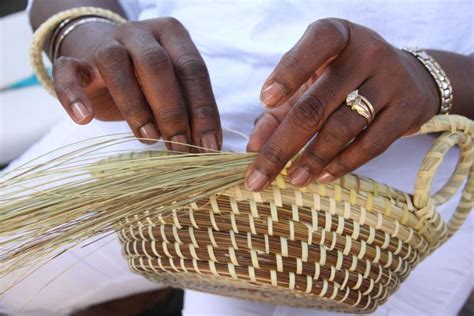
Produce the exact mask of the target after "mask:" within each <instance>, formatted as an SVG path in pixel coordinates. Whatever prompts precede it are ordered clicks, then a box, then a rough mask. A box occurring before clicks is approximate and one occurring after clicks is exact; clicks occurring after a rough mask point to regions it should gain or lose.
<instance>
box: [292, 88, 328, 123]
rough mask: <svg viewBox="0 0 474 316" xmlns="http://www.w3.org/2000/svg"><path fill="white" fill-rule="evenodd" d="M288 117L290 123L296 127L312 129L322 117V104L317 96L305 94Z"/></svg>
mask: <svg viewBox="0 0 474 316" xmlns="http://www.w3.org/2000/svg"><path fill="white" fill-rule="evenodd" d="M290 114H292V115H289V116H288V119H289V121H290V123H291V124H292V125H294V126H297V127H298V128H303V129H306V130H310V131H314V130H315V129H317V127H318V126H319V122H320V121H321V119H322V118H323V117H324V105H323V103H322V102H321V101H320V100H319V98H318V97H316V96H314V95H311V94H305V95H303V96H302V97H301V98H300V99H299V100H298V103H297V105H296V106H295V107H294V109H293V110H292V111H291V112H290Z"/></svg>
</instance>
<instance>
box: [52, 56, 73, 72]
mask: <svg viewBox="0 0 474 316" xmlns="http://www.w3.org/2000/svg"><path fill="white" fill-rule="evenodd" d="M70 66H72V60H71V58H70V57H65V56H60V57H58V58H57V59H56V60H55V61H54V63H53V70H54V71H57V72H61V71H62V70H63V69H64V68H67V67H70Z"/></svg>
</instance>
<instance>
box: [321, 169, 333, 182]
mask: <svg viewBox="0 0 474 316" xmlns="http://www.w3.org/2000/svg"><path fill="white" fill-rule="evenodd" d="M335 179H336V178H334V176H333V175H332V174H330V173H329V172H327V171H323V172H321V174H320V175H319V176H318V182H321V183H330V182H333V181H334V180H335Z"/></svg>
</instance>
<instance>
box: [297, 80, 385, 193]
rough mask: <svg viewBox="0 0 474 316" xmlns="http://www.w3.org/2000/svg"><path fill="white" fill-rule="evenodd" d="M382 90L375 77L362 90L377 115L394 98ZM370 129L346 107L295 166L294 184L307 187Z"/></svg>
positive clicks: (323, 130)
mask: <svg viewBox="0 0 474 316" xmlns="http://www.w3.org/2000/svg"><path fill="white" fill-rule="evenodd" d="M381 86H382V85H381V82H380V80H379V79H378V78H377V77H375V78H371V79H370V80H369V81H367V82H365V83H364V84H362V86H360V88H359V89H358V90H359V94H360V95H362V96H364V97H366V98H367V99H368V100H369V101H370V103H371V104H372V105H373V107H374V112H375V113H374V114H375V115H377V113H379V112H380V110H381V109H382V108H383V106H384V105H386V104H387V103H388V102H389V99H390V96H391V95H392V94H391V91H390V90H391V89H390V87H387V88H386V89H379V88H380V87H381ZM366 126H367V120H366V119H365V118H364V117H363V116H361V115H360V114H358V113H357V112H356V111H353V110H352V109H351V108H350V107H348V106H347V105H346V104H345V103H344V104H343V105H342V106H341V107H339V108H338V109H337V110H336V111H335V112H334V113H333V114H332V115H331V116H330V117H329V118H328V120H327V121H326V122H325V123H324V125H323V127H322V128H321V130H320V131H319V133H318V135H317V136H316V137H315V139H314V140H313V141H311V142H310V143H309V144H308V146H307V147H306V149H305V150H304V152H303V153H302V154H301V155H300V157H299V158H298V159H297V160H296V161H295V163H294V164H292V166H291V168H290V170H289V178H290V181H291V183H292V184H293V185H296V186H304V185H307V184H308V183H309V182H310V181H311V180H312V179H313V178H314V177H315V176H317V175H318V174H319V173H320V172H321V171H322V170H323V169H324V167H326V165H327V164H328V163H329V162H330V161H331V160H332V159H333V158H334V157H335V156H336V155H337V154H338V153H340V152H341V151H342V150H343V149H344V148H345V147H346V146H347V144H348V143H349V142H350V141H352V140H353V139H354V138H355V137H357V135H359V134H360V133H361V132H362V131H363V130H364V128H365V127H366Z"/></svg>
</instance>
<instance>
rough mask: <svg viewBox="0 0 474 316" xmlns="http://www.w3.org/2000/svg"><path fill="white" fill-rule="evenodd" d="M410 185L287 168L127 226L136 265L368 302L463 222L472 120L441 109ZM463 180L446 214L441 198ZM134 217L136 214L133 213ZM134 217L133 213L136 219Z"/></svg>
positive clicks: (161, 273)
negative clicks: (323, 176)
mask: <svg viewBox="0 0 474 316" xmlns="http://www.w3.org/2000/svg"><path fill="white" fill-rule="evenodd" d="M429 132H443V133H442V134H441V135H440V136H439V137H438V138H437V139H436V140H435V141H434V143H433V145H432V147H431V149H430V150H429V151H428V153H427V154H426V156H425V158H424V160H423V162H422V164H421V167H420V169H419V171H418V176H417V180H416V184H415V190H414V193H413V195H411V194H408V193H405V192H401V191H399V190H396V189H394V188H392V187H389V186H387V185H384V184H380V183H377V182H376V181H374V180H371V179H368V178H363V177H359V176H357V175H354V174H352V175H347V176H345V177H343V178H341V179H339V180H337V181H335V182H333V183H331V184H327V185H324V184H319V183H316V182H313V183H311V184H310V185H309V186H307V187H305V188H302V189H298V188H295V187H293V186H291V185H290V184H289V182H287V181H286V178H285V171H283V172H282V174H281V175H280V176H279V177H278V178H277V179H276V181H275V182H274V183H273V184H272V185H271V187H270V188H268V189H266V190H265V191H264V192H261V193H253V192H250V191H248V190H246V189H245V187H244V186H243V185H238V186H235V187H233V188H230V189H226V190H224V191H223V192H220V193H219V194H214V195H211V196H209V197H207V198H199V199H197V200H196V201H194V202H192V203H190V204H189V205H187V206H181V207H177V208H176V209H175V210H174V211H173V212H171V213H169V214H166V215H165V214H161V213H160V212H156V214H154V213H153V211H149V212H148V213H147V214H146V216H142V217H141V218H142V219H141V220H140V221H139V222H138V224H137V220H136V218H137V217H134V218H126V219H125V220H124V221H123V222H122V224H123V225H122V227H125V228H122V229H120V231H119V236H120V240H121V242H122V245H123V254H124V256H125V257H126V258H127V260H128V262H129V266H130V268H131V269H132V270H133V271H135V272H137V273H139V274H141V275H143V276H145V277H146V278H148V279H150V280H153V281H157V282H160V283H164V284H168V285H171V286H174V287H180V288H188V289H194V290H200V291H205V292H210V293H216V294H219V295H226V296H232V297H238V298H244V299H249V300H256V301H261V302H267V303H273V304H285V305H290V306H298V307H312V308H320V309H326V310H334V311H347V312H358V313H367V312H371V311H373V310H375V309H376V308H377V307H378V306H379V305H381V304H383V303H384V302H385V301H386V300H387V298H388V297H389V296H390V295H391V294H393V293H394V292H395V291H396V290H397V288H398V287H399V285H400V283H401V282H403V280H405V279H406V278H407V277H408V275H409V274H410V271H411V270H412V269H413V268H414V267H415V266H416V265H417V264H418V263H419V262H420V261H422V260H423V259H424V258H425V257H426V256H427V255H429V254H430V253H431V252H432V251H434V250H435V249H437V248H438V247H439V246H440V245H442V244H443V243H444V242H445V241H446V240H447V239H448V238H449V237H450V236H451V235H452V234H453V233H455V232H456V230H457V229H458V228H459V227H460V226H461V225H462V223H463V221H464V220H465V218H466V217H467V216H468V214H469V212H470V211H471V209H472V206H473V203H474V202H473V195H474V168H473V159H474V149H473V137H474V123H473V122H472V121H470V120H468V119H466V118H464V117H460V116H453V115H452V116H448V115H444V116H437V117H435V118H434V119H433V120H431V121H430V122H428V123H427V124H425V125H424V126H423V127H422V128H421V130H420V132H419V133H429ZM455 145H458V146H459V148H460V157H459V161H458V164H457V167H456V169H455V171H454V173H453V175H452V176H451V178H450V179H449V181H448V182H447V183H446V185H445V186H444V187H443V188H441V189H440V190H439V191H438V192H436V193H435V194H433V195H431V184H432V180H433V177H434V175H435V172H436V170H437V168H438V166H439V165H440V163H441V161H442V159H443V157H444V155H445V154H446V153H447V151H448V150H449V149H450V148H451V147H453V146H455ZM463 183H464V188H463V192H462V198H461V201H460V203H459V205H458V207H457V209H456V211H455V213H454V215H453V216H452V218H451V219H450V221H449V222H448V223H445V222H444V221H443V219H442V218H441V216H440V215H439V213H438V212H437V211H436V207H437V206H439V205H441V204H443V203H444V202H446V201H447V200H448V199H450V198H451V197H452V195H453V194H454V193H455V192H456V191H457V190H458V189H459V187H460V186H461V185H462V184H463ZM127 223H130V225H127ZM132 223H133V224H132Z"/></svg>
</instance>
